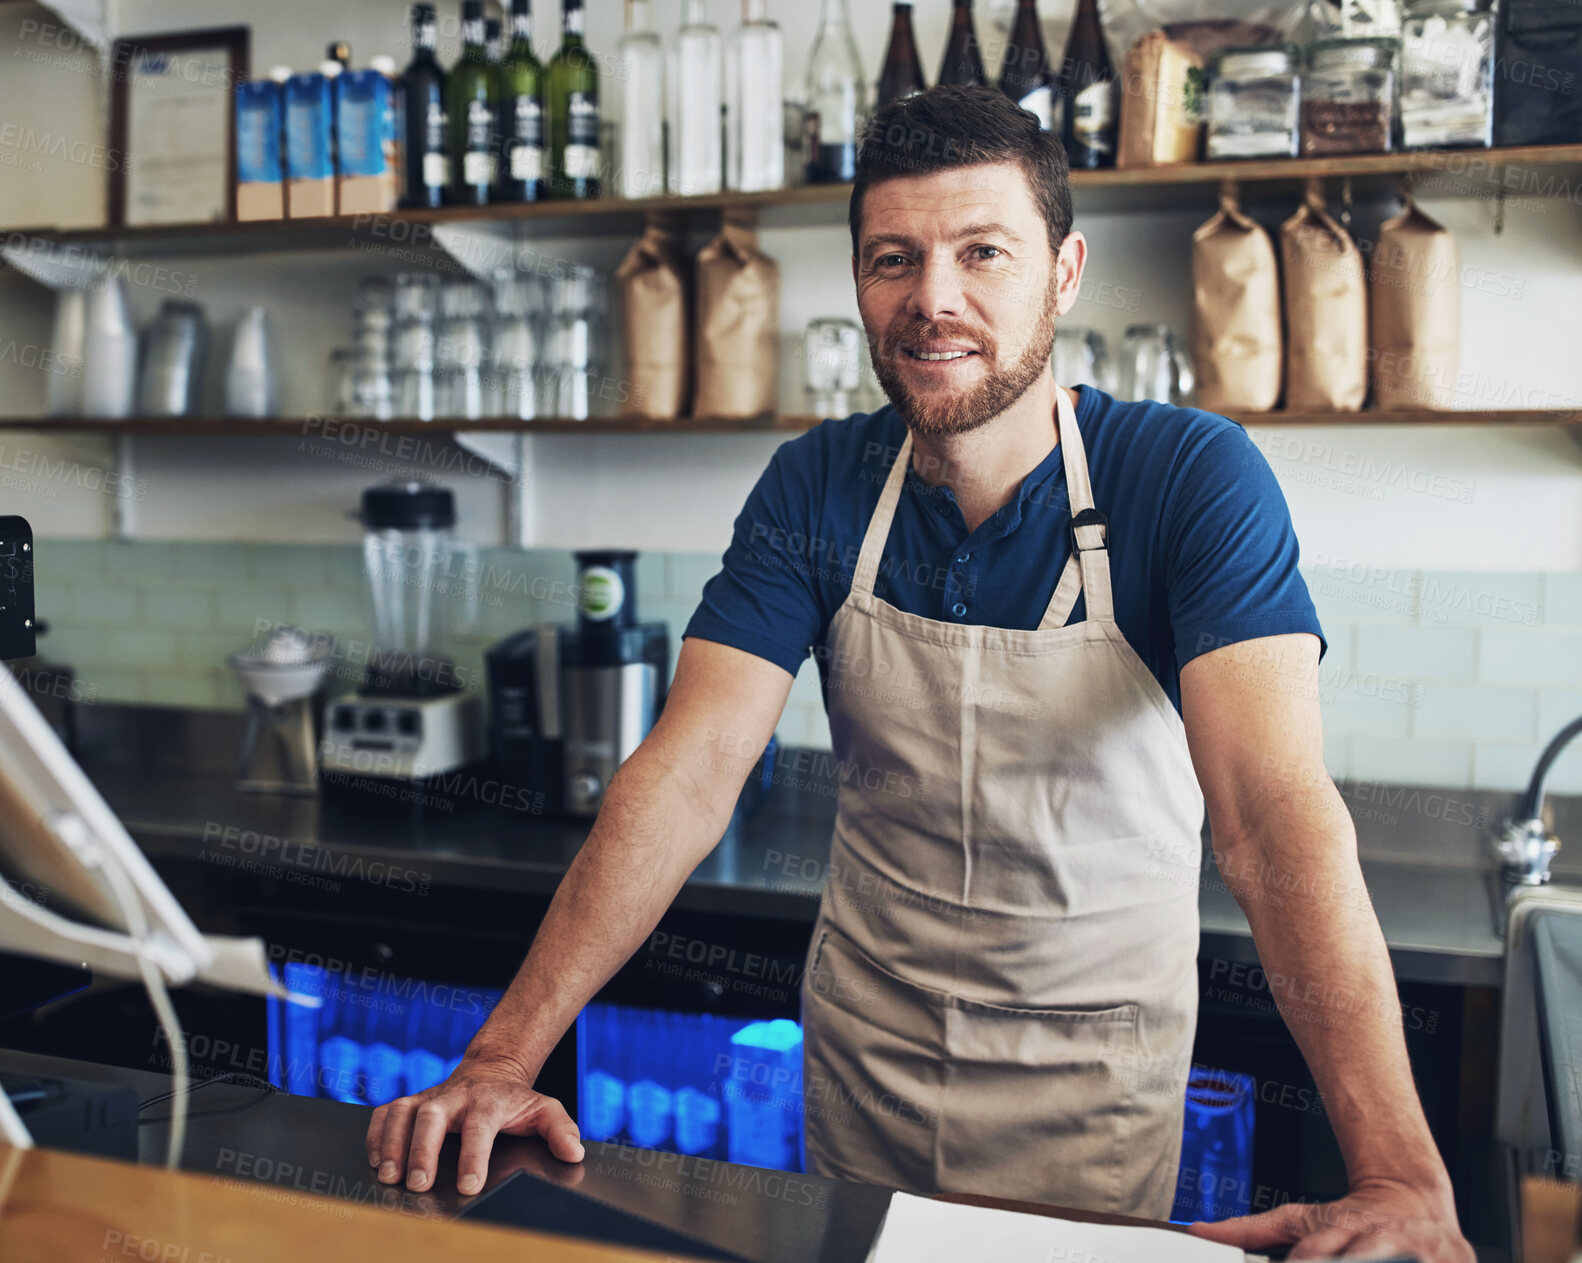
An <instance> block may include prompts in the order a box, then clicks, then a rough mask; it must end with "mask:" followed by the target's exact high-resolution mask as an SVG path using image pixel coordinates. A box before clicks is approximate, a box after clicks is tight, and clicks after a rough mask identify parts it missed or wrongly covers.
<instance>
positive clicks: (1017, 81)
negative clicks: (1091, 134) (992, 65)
mask: <svg viewBox="0 0 1582 1263" xmlns="http://www.w3.org/2000/svg"><path fill="white" fill-rule="evenodd" d="M1000 90H1001V91H1002V92H1004V93H1005V95H1006V96H1008V97H1010V98H1011V100H1013V101H1015V102H1016V103H1017V104H1018V105H1020V106H1021V107H1022V108H1023V109H1024V110H1028V111H1030V112H1032V113H1033V114H1036V115H1037V116H1038V124H1039V126H1040V127H1042V128H1043V129H1044V130H1045V131H1049V130H1050V129H1051V128H1053V127H1054V126H1055V124H1056V121H1057V120H1056V119H1055V117H1054V106H1055V98H1054V90H1053V85H1052V83H1051V81H1050V74H1049V57H1048V54H1047V53H1045V52H1044V32H1043V28H1042V27H1040V26H1039V25H1038V6H1037V5H1036V4H1035V3H1034V0H1017V5H1016V17H1015V19H1014V20H1013V21H1012V23H1011V37H1010V39H1008V40H1007V41H1006V43H1005V55H1004V57H1002V58H1001V59H1000Z"/></svg>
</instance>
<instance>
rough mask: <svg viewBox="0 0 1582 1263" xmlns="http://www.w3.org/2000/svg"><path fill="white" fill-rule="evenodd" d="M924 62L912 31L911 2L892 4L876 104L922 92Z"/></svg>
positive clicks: (925, 84)
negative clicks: (920, 59)
mask: <svg viewBox="0 0 1582 1263" xmlns="http://www.w3.org/2000/svg"><path fill="white" fill-rule="evenodd" d="M927 87H928V84H927V83H925V82H924V81H923V63H922V62H921V61H919V60H918V57H917V37H916V36H915V35H913V33H912V6H911V5H910V4H896V5H892V6H891V18H890V46H889V47H888V48H887V49H885V53H884V68H883V69H882V70H880V71H879V95H878V104H880V105H883V104H885V103H886V102H887V101H896V100H899V99H900V98H901V97H905V96H911V95H912V94H913V93H914V92H922V91H923V90H924V89H925V88H927Z"/></svg>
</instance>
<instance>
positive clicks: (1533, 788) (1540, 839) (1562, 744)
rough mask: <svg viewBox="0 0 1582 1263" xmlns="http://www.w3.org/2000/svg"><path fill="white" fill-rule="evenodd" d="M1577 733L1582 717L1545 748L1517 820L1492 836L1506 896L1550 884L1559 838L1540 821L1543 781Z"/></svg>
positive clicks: (1519, 807) (1518, 808)
mask: <svg viewBox="0 0 1582 1263" xmlns="http://www.w3.org/2000/svg"><path fill="white" fill-rule="evenodd" d="M1578 733H1582V717H1579V718H1577V719H1573V720H1572V721H1571V722H1570V723H1569V724H1567V725H1566V726H1565V727H1564V728H1562V729H1561V730H1560V731H1559V732H1557V733H1556V734H1555V736H1554V740H1552V741H1551V742H1550V743H1549V744H1548V745H1547V746H1545V747H1544V752H1543V753H1542V754H1541V755H1539V756H1538V763H1537V764H1536V766H1534V768H1533V775H1532V779H1531V780H1530V781H1528V782H1527V790H1526V792H1525V793H1523V794H1522V797H1521V802H1520V803H1519V804H1518V806H1517V811H1516V817H1515V818H1514V819H1512V820H1506V821H1505V822H1504V823H1503V824H1502V825H1501V826H1500V831H1499V833H1498V834H1496V835H1495V838H1494V851H1495V855H1496V856H1497V857H1498V859H1499V862H1500V880H1501V882H1502V883H1503V884H1504V886H1505V888H1506V895H1507V897H1508V896H1510V895H1513V894H1514V893H1515V892H1516V891H1517V890H1518V889H1520V888H1522V887H1524V886H1542V885H1545V884H1546V883H1547V882H1548V881H1549V864H1550V861H1551V860H1553V859H1554V856H1555V852H1556V851H1558V850H1559V849H1560V839H1559V838H1556V837H1554V836H1552V835H1551V834H1550V833H1549V830H1548V829H1547V828H1546V827H1545V825H1544V822H1543V810H1544V781H1545V779H1546V778H1547V777H1548V775H1549V769H1550V768H1551V767H1552V766H1553V765H1554V761H1555V760H1556V759H1557V758H1559V757H1560V752H1561V751H1562V750H1564V749H1565V748H1566V746H1568V745H1569V744H1570V743H1571V739H1572V738H1573V737H1575V736H1576V735H1577V734H1578Z"/></svg>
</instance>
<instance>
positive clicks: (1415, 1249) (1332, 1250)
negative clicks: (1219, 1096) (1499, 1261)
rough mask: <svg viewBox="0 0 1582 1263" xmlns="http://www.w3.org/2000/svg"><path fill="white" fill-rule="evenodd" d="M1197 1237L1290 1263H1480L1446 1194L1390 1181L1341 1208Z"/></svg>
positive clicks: (1278, 1214) (1204, 1228)
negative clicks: (1409, 1261)
mask: <svg viewBox="0 0 1582 1263" xmlns="http://www.w3.org/2000/svg"><path fill="white" fill-rule="evenodd" d="M1188 1231H1190V1232H1191V1233H1192V1234H1193V1235H1195V1236H1199V1237H1206V1238H1208V1239H1209V1240H1210V1241H1219V1242H1221V1243H1223V1244H1225V1245H1237V1246H1241V1247H1242V1248H1243V1249H1247V1250H1257V1249H1264V1248H1268V1247H1270V1246H1277V1245H1288V1246H1291V1247H1292V1249H1291V1253H1290V1254H1289V1255H1288V1256H1287V1257H1289V1258H1291V1259H1329V1258H1358V1259H1366V1258H1373V1259H1378V1258H1389V1257H1391V1256H1393V1255H1397V1254H1411V1255H1415V1256H1416V1257H1417V1259H1418V1260H1419V1263H1474V1256H1473V1253H1472V1246H1471V1245H1469V1244H1468V1242H1467V1240H1466V1238H1465V1237H1463V1236H1462V1235H1461V1230H1460V1228H1459V1227H1458V1226H1457V1223H1456V1210H1455V1205H1454V1203H1453V1201H1452V1199H1451V1196H1450V1193H1449V1192H1448V1191H1441V1190H1438V1189H1433V1190H1424V1189H1422V1188H1418V1187H1415V1186H1412V1185H1408V1184H1403V1183H1398V1182H1396V1181H1391V1180H1376V1181H1373V1182H1372V1183H1367V1184H1359V1185H1358V1186H1357V1187H1356V1188H1354V1189H1352V1191H1351V1192H1350V1193H1349V1194H1348V1195H1347V1196H1345V1197H1342V1198H1341V1199H1340V1200H1339V1201H1338V1202H1288V1203H1286V1204H1285V1205H1284V1206H1280V1207H1277V1208H1276V1209H1274V1210H1269V1211H1265V1212H1263V1213H1262V1214H1260V1215H1246V1216H1243V1217H1242V1218H1240V1219H1227V1220H1225V1221H1223V1222H1221V1223H1215V1224H1208V1223H1198V1224H1193V1225H1192V1227H1191V1228H1190V1229H1189V1230H1188Z"/></svg>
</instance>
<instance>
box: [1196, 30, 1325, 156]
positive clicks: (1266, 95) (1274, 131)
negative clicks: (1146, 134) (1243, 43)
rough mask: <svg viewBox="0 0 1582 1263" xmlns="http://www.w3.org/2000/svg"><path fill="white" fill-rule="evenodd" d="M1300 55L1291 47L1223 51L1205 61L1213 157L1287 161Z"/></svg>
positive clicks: (1293, 138) (1208, 146)
mask: <svg viewBox="0 0 1582 1263" xmlns="http://www.w3.org/2000/svg"><path fill="white" fill-rule="evenodd" d="M1300 58H1301V54H1300V52H1299V51H1298V49H1297V48H1296V46H1295V45H1294V44H1262V45H1257V46H1254V47H1231V48H1221V49H1219V50H1218V51H1217V52H1215V54H1214V55H1213V58H1212V59H1211V60H1210V62H1209V89H1208V138H1207V140H1206V141H1205V148H1204V152H1205V154H1206V155H1207V157H1208V158H1209V159H1210V160H1213V159H1216V158H1290V157H1294V156H1295V155H1296V147H1297V132H1296V121H1297V96H1298V85H1299V83H1300V75H1299V74H1298V63H1299V61H1300Z"/></svg>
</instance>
